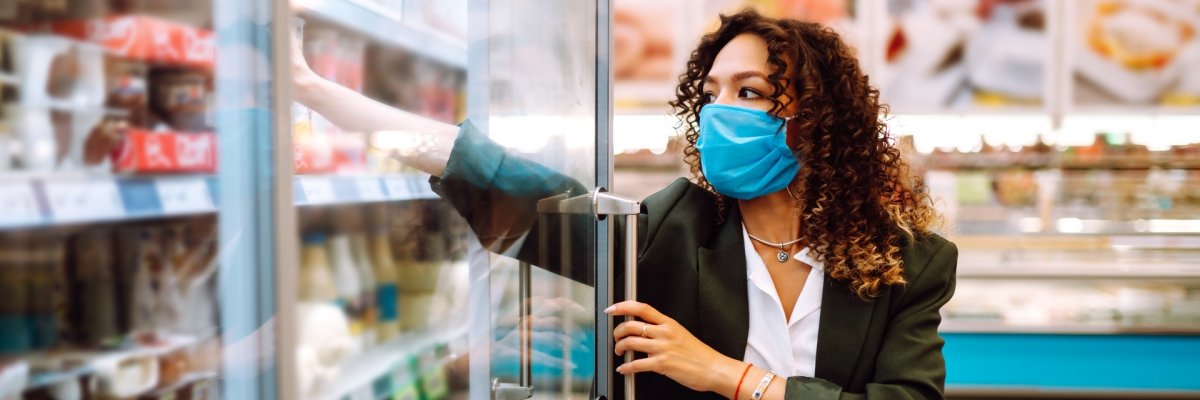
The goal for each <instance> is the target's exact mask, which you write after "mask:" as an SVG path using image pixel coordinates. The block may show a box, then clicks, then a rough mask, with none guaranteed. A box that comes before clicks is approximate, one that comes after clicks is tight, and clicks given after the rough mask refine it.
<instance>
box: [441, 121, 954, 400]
mask: <svg viewBox="0 0 1200 400" xmlns="http://www.w3.org/2000/svg"><path fill="white" fill-rule="evenodd" d="M431 183H432V185H433V188H434V190H435V191H436V192H437V193H439V194H440V195H441V196H442V197H443V198H445V199H447V200H448V201H449V202H450V203H451V204H453V205H454V207H455V208H456V209H457V210H458V211H459V213H460V214H462V215H463V217H465V218H466V219H467V221H468V222H469V223H470V225H471V228H472V230H473V231H474V232H475V234H476V236H477V237H479V239H480V241H481V243H483V244H484V245H485V246H486V247H488V248H489V249H491V250H494V251H497V252H507V253H508V254H509V255H512V256H515V257H517V258H521V259H523V260H526V261H530V262H532V263H535V264H538V265H540V266H542V267H545V268H548V269H550V270H553V271H555V272H558V273H561V274H563V275H564V276H567V277H571V278H573V279H577V280H580V281H583V282H585V283H587V279H588V278H589V276H590V273H589V272H590V271H587V270H586V268H585V267H583V266H585V265H587V263H586V262H582V260H580V261H579V262H568V263H567V264H569V265H555V264H556V263H555V261H554V259H555V257H549V258H547V257H546V251H545V250H547V249H546V248H543V247H539V246H538V244H541V245H544V247H554V246H555V245H559V244H561V243H558V242H555V240H572V239H569V238H568V239H558V238H559V237H561V236H563V235H561V232H540V231H539V224H537V223H536V222H535V221H536V212H535V211H536V209H535V208H533V207H534V205H535V203H536V201H537V200H539V199H542V198H546V197H549V196H552V195H556V194H561V193H572V194H580V193H585V192H586V190H585V188H584V187H583V186H582V185H580V184H579V183H578V182H575V181H573V180H571V179H570V178H568V177H565V176H563V175H562V174H558V173H556V172H554V171H551V170H549V169H548V168H545V167H544V166H541V165H538V164H536V163H533V162H530V161H528V160H524V159H521V158H519V157H514V156H512V155H509V154H507V153H505V152H504V149H503V148H501V147H499V146H497V145H496V144H495V143H492V142H491V141H489V140H488V139H487V138H486V137H484V136H483V135H481V134H479V133H478V132H476V131H475V128H474V127H472V126H471V124H470V123H464V124H463V129H462V132H461V133H460V134H459V137H458V139H457V140H456V142H455V147H454V149H453V151H452V153H451V158H450V162H449V164H448V165H447V167H446V171H445V173H444V174H443V176H442V177H441V178H440V179H439V178H434V179H432V180H431ZM726 204H736V203H733V202H729V203H726ZM716 216H717V210H716V201H715V199H714V198H713V197H712V196H711V195H710V194H708V193H707V192H705V191H704V190H703V189H701V188H700V187H699V186H697V185H695V184H693V183H691V182H689V181H688V180H686V179H679V180H677V181H675V182H674V183H672V184H671V185H670V186H668V187H667V188H665V189H663V190H662V191H659V192H658V193H655V194H654V195H652V196H650V197H649V198H647V199H646V200H645V201H644V202H643V203H642V214H641V215H640V216H639V219H638V238H639V243H638V266H639V269H638V284H639V288H638V289H639V290H638V300H640V301H642V302H645V303H647V304H649V305H651V306H653V307H655V308H656V309H658V310H659V311H661V312H663V313H664V314H666V315H668V316H670V317H671V318H673V319H675V320H676V321H678V322H679V324H680V325H682V326H683V327H685V328H687V329H688V331H689V332H691V333H692V334H694V335H696V337H697V338H699V339H700V340H702V341H703V342H704V343H706V344H708V345H709V346H711V347H712V348H714V349H716V350H717V351H719V352H721V353H722V354H724V355H726V356H729V357H731V358H734V359H738V360H741V359H742V358H743V356H744V353H745V350H746V339H747V334H748V331H749V321H750V315H749V304H748V293H747V287H746V279H747V278H746V259H745V251H744V244H743V243H742V232H741V221H742V220H741V216H740V215H739V213H738V209H737V207H727V214H726V217H725V218H724V220H723V221H722V222H718V221H717V218H716ZM588 219H590V217H587V218H586V219H584V218H581V219H580V220H578V221H577V222H578V223H581V224H582V223H588ZM560 225H561V224H558V223H555V224H546V225H544V226H560ZM576 231H582V230H576ZM543 235H545V236H546V239H547V241H542V240H541V239H542V236H543ZM567 236H568V237H569V235H567ZM520 237H524V239H525V240H524V245H523V246H520V247H519V248H514V247H516V246H511V245H512V244H513V243H514V242H515V240H514V239H515V238H520ZM618 251H620V249H618ZM616 254H621V253H619V252H618V253H616ZM903 258H904V266H905V270H904V278H905V280H906V281H907V282H908V283H907V284H906V285H903V286H890V287H886V288H884V289H883V290H882V291H881V293H880V294H879V296H878V297H876V298H874V299H872V300H870V301H865V300H862V299H859V298H858V297H856V296H855V295H854V294H853V293H852V292H851V291H850V290H849V288H848V286H847V284H846V282H843V281H838V280H834V279H828V278H827V279H825V287H824V295H823V297H822V300H821V321H820V328H819V331H818V339H817V360H816V373H815V375H816V376H815V377H789V378H788V379H787V382H786V384H787V388H786V389H787V390H786V398H787V399H889V400H890V399H941V398H943V395H942V392H943V384H944V382H945V377H946V368H945V361H944V359H943V357H942V344H943V341H942V338H941V337H940V336H939V335H938V331H937V329H938V324H939V323H940V322H941V317H940V315H939V309H940V308H941V307H942V306H943V305H944V304H946V302H947V301H949V300H950V297H951V296H952V295H953V294H954V282H955V278H954V274H955V268H956V266H957V260H958V250H957V248H956V247H955V246H954V244H953V243H951V242H949V241H947V240H945V239H943V238H942V237H940V236H938V235H928V236H921V237H916V238H912V239H911V240H908V241H906V243H905V250H904V257H903ZM620 270H622V268H618V271H620ZM616 281H617V282H621V281H622V280H621V279H617V280H616ZM617 291H618V292H620V291H621V290H620V288H618V290H617ZM621 297H622V296H621V294H620V293H618V297H617V298H621ZM614 361H617V360H615V359H614ZM613 365H620V362H619V361H617V362H615V363H614V364H613ZM617 378H618V379H617V382H619V381H620V379H619V378H620V377H619V376H618V377H617ZM637 381H638V385H637V390H638V396H639V397H640V398H642V399H684V398H694V399H708V398H711V399H719V398H722V397H721V396H718V395H716V394H714V393H698V392H694V391H691V390H689V389H687V388H685V387H683V386H682V385H679V384H677V383H675V382H674V381H672V380H670V379H668V378H666V377H665V376H662V375H657V374H652V373H642V374H638V375H637ZM780 383H781V382H777V383H776V384H780ZM621 397H623V396H621V395H620V393H618V394H617V398H621Z"/></svg>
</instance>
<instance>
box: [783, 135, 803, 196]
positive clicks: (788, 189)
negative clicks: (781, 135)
mask: <svg viewBox="0 0 1200 400" xmlns="http://www.w3.org/2000/svg"><path fill="white" fill-rule="evenodd" d="M793 119H796V115H792V116H790V117H783V124H784V126H785V127H786V126H787V123H788V122H791V121H792V120H793ZM783 188H784V189H787V194H788V196H790V197H791V198H792V201H794V202H796V204H799V203H800V199H799V198H797V197H796V195H795V194H792V184H790V183H789V184H788V185H787V186H784V187H783Z"/></svg>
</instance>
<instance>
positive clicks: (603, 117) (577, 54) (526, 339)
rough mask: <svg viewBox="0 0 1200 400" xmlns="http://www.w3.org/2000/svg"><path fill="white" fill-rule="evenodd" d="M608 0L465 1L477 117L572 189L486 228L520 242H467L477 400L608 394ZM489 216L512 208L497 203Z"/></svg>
mask: <svg viewBox="0 0 1200 400" xmlns="http://www.w3.org/2000/svg"><path fill="white" fill-rule="evenodd" d="M607 3H608V2H605V1H601V2H592V1H549V0H548V1H517V0H501V1H474V2H472V5H473V7H472V10H473V11H475V10H476V9H477V8H476V7H478V9H483V10H486V18H482V17H481V18H480V19H479V20H474V19H473V20H472V24H471V26H472V29H474V30H473V31H472V34H473V36H472V40H471V43H472V48H471V58H470V60H471V62H472V64H471V66H472V69H471V72H472V73H479V78H478V79H477V80H473V81H472V83H473V85H472V86H471V89H472V92H471V93H472V101H473V103H471V106H472V107H471V108H470V111H471V114H470V115H471V117H472V120H473V122H474V123H476V124H477V126H479V127H480V128H481V130H483V131H485V132H486V133H487V134H488V136H489V137H490V138H491V139H492V140H494V141H496V142H498V143H500V144H501V145H503V146H504V147H505V148H507V149H508V151H509V152H510V153H513V154H516V155H519V156H520V157H522V158H525V159H528V160H532V161H534V162H536V163H538V164H540V165H542V166H545V167H548V168H549V169H550V170H553V171H556V172H557V173H560V174H562V175H565V176H567V177H569V178H570V179H571V180H573V181H574V182H575V183H576V184H577V185H576V186H573V189H572V190H570V191H569V192H566V193H559V196H556V197H555V198H549V199H543V200H542V201H540V202H539V203H538V206H537V213H536V222H535V223H533V224H531V225H530V229H529V231H523V230H520V229H512V230H511V231H507V232H504V234H495V235H493V236H495V237H516V239H514V240H511V241H510V242H511V243H510V242H499V243H497V242H495V241H490V240H483V241H478V242H476V243H473V246H474V247H473V248H472V250H473V251H472V252H471V254H472V257H471V260H470V261H471V262H470V265H471V277H472V282H473V283H475V284H473V285H472V287H471V291H472V292H471V311H472V316H471V318H470V320H471V330H470V335H471V340H470V344H471V349H472V351H471V368H472V371H471V381H470V382H471V385H472V387H471V398H472V399H488V398H496V399H520V398H526V397H527V396H532V397H533V398H579V399H583V398H586V399H590V398H592V397H590V396H593V395H594V394H606V393H607V391H608V390H609V384H608V379H609V376H610V374H607V373H601V374H597V371H608V370H611V368H609V367H608V361H609V360H610V359H611V357H609V356H607V354H609V353H608V351H607V350H603V349H606V348H610V347H607V346H608V343H610V341H609V339H608V335H609V332H610V330H609V329H608V325H607V323H606V322H607V321H608V320H609V318H608V317H607V316H606V315H605V314H603V311H602V310H603V309H604V308H605V307H606V306H607V303H608V302H609V293H610V290H609V287H608V283H609V281H610V279H609V278H608V277H609V276H611V275H610V274H609V264H608V263H609V259H610V257H611V255H610V254H609V253H608V252H607V251H606V249H607V242H608V227H609V224H608V223H607V222H598V221H597V218H596V216H595V214H594V213H593V210H592V209H591V207H587V206H586V205H588V204H591V203H590V202H589V201H587V200H586V199H587V198H589V196H594V193H595V190H596V189H597V188H602V187H605V186H607V185H608V180H609V176H610V174H611V172H610V170H611V167H610V160H611V151H610V146H609V144H608V139H609V137H610V134H609V126H608V124H609V121H610V114H611V112H610V109H609V107H610V104H609V103H610V102H609V99H608V94H609V92H610V91H609V73H608V68H607V64H606V63H607V54H608V39H607V37H608V33H607V29H608V26H609V22H608V4H607ZM481 14H482V13H481ZM572 204H577V205H578V204H582V205H585V206H584V207H572V206H571V205H572ZM491 212H492V213H493V214H496V215H504V214H506V213H511V211H509V210H507V209H506V208H505V206H504V205H503V204H496V205H494V206H493V210H491ZM516 225H520V224H516ZM476 233H478V230H477V231H476ZM480 243H482V245H483V246H481V245H480ZM531 248H532V249H536V251H530V249H531ZM598 250H599V251H598ZM481 386H482V387H481ZM618 387H619V386H618Z"/></svg>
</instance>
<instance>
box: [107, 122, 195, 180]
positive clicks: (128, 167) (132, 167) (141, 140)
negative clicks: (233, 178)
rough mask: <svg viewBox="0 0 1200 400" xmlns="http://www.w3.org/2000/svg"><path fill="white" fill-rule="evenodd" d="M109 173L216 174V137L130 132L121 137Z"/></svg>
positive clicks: (137, 130) (135, 130)
mask: <svg viewBox="0 0 1200 400" xmlns="http://www.w3.org/2000/svg"><path fill="white" fill-rule="evenodd" d="M113 169H114V170H116V171H117V172H139V173H141V172H153V173H164V172H204V173H213V172H216V171H217V135H216V134H213V133H173V132H149V131H145V130H140V129H131V130H129V131H128V132H126V133H125V140H124V142H123V143H122V144H121V147H120V150H118V151H117V152H115V153H113Z"/></svg>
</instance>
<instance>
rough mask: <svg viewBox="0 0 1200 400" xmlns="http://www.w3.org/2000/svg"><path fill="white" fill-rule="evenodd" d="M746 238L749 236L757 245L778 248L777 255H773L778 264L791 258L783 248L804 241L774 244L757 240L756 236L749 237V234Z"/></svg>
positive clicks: (797, 240)
mask: <svg viewBox="0 0 1200 400" xmlns="http://www.w3.org/2000/svg"><path fill="white" fill-rule="evenodd" d="M746 236H749V237H750V238H751V239H754V240H757V241H758V242H759V243H762V244H765V245H767V246H771V247H778V248H779V254H776V255H775V259H776V260H778V261H779V262H787V260H788V259H789V258H791V256H788V253H787V251H786V250H784V249H783V248H784V246H791V245H793V244H796V243H800V241H801V240H804V238H798V239H796V240H793V241H790V242H782V243H775V242H768V241H766V240H762V239H759V238H758V237H757V236H754V235H751V234H750V232H746Z"/></svg>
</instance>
